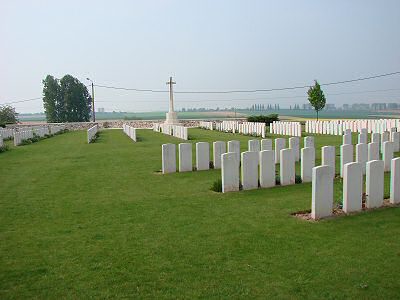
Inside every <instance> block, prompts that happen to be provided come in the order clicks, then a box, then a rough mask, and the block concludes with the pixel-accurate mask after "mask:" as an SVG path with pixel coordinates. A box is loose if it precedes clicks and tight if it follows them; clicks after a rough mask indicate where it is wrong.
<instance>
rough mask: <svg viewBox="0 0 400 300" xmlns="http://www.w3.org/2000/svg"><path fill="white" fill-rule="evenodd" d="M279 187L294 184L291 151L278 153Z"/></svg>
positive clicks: (285, 150) (283, 150)
mask: <svg viewBox="0 0 400 300" xmlns="http://www.w3.org/2000/svg"><path fill="white" fill-rule="evenodd" d="M280 156H281V157H280V165H279V166H280V179H281V180H280V181H281V185H282V186H283V185H290V184H295V176H296V175H295V168H294V167H295V162H294V154H293V150H292V149H282V150H281V153H280Z"/></svg>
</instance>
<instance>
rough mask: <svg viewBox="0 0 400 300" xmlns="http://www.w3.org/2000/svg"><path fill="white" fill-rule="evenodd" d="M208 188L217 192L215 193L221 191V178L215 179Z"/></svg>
mask: <svg viewBox="0 0 400 300" xmlns="http://www.w3.org/2000/svg"><path fill="white" fill-rule="evenodd" d="M210 190H212V191H214V192H217V193H222V179H221V178H219V179H217V180H216V181H214V183H213V184H212V186H211V189H210Z"/></svg>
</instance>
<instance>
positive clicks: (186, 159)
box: [178, 143, 193, 172]
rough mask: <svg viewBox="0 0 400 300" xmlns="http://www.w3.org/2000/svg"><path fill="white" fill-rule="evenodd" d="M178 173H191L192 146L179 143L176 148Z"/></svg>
mask: <svg viewBox="0 0 400 300" xmlns="http://www.w3.org/2000/svg"><path fill="white" fill-rule="evenodd" d="M178 152H179V172H190V171H193V167H192V144H190V143H181V144H179V146H178Z"/></svg>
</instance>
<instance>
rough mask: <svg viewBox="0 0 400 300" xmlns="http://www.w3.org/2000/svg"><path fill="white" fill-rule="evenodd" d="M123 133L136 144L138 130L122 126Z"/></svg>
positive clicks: (125, 125) (126, 125)
mask: <svg viewBox="0 0 400 300" xmlns="http://www.w3.org/2000/svg"><path fill="white" fill-rule="evenodd" d="M122 131H123V132H124V133H125V134H126V135H127V136H129V137H130V138H131V139H132V140H133V141H134V142H136V128H135V127H132V126H130V125H128V124H123V125H122Z"/></svg>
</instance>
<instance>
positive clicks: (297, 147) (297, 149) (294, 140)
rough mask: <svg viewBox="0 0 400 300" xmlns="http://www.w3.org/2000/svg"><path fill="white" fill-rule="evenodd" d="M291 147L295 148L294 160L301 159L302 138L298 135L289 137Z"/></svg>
mask: <svg viewBox="0 0 400 300" xmlns="http://www.w3.org/2000/svg"><path fill="white" fill-rule="evenodd" d="M289 148H290V149H292V150H293V155H294V161H299V160H300V139H299V138H298V137H297V136H296V137H291V138H289Z"/></svg>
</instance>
